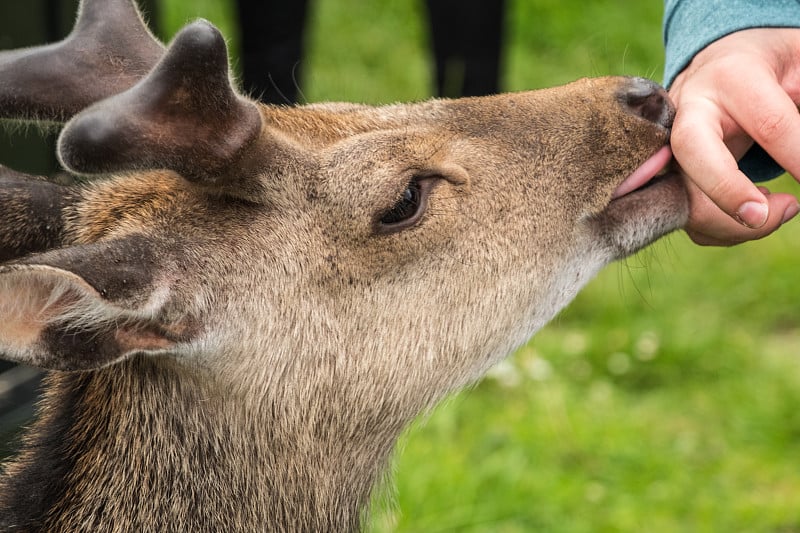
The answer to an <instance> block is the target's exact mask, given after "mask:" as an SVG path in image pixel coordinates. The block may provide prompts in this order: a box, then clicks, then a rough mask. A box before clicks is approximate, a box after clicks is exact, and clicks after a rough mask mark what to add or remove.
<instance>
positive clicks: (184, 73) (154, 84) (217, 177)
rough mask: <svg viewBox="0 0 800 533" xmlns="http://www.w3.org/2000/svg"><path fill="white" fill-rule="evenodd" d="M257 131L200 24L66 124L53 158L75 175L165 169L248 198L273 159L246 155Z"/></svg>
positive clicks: (221, 50)
mask: <svg viewBox="0 0 800 533" xmlns="http://www.w3.org/2000/svg"><path fill="white" fill-rule="evenodd" d="M262 131H263V126H262V117H261V113H260V111H259V110H258V108H257V107H256V105H255V104H254V103H253V102H251V101H249V100H247V99H245V98H244V97H242V96H240V95H239V94H238V93H237V92H236V90H235V89H234V87H233V85H232V83H231V80H230V77H229V73H228V55H227V48H226V46H225V40H224V39H223V37H222V35H221V34H220V33H219V31H218V30H217V29H216V28H215V27H214V26H212V25H211V24H210V23H208V22H206V21H203V20H201V21H197V22H195V23H193V24H190V25H188V26H186V27H185V28H184V29H183V30H181V31H180V32H179V33H178V35H177V36H176V37H175V39H174V40H173V42H172V43H171V44H170V46H169V48H168V50H167V52H166V54H165V55H164V57H163V59H162V60H161V61H160V62H159V63H158V64H157V65H156V66H155V67H154V68H153V70H152V71H151V72H150V73H149V74H148V75H147V76H146V77H145V78H144V79H142V80H141V81H140V82H139V83H137V84H136V85H135V86H134V87H132V88H130V89H129V90H127V91H125V92H123V93H120V94H118V95H116V96H113V97H111V98H108V99H106V100H103V101H101V102H98V103H97V104H95V105H94V106H92V107H90V108H88V109H86V110H85V111H83V112H82V113H80V114H79V115H77V116H76V117H75V118H73V119H72V121H70V122H69V123H68V124H67V126H66V127H65V128H64V130H63V131H62V134H61V137H60V139H59V157H60V158H61V162H62V163H63V164H64V166H65V167H67V168H68V169H70V170H72V171H74V172H76V173H79V174H106V173H112V172H121V171H129V170H149V169H169V170H173V171H176V172H177V173H179V174H181V175H182V176H183V177H185V178H187V179H189V180H192V181H195V182H198V183H202V184H205V185H210V186H214V187H223V188H226V190H227V192H229V193H231V194H233V195H237V196H242V197H253V196H254V195H257V192H254V191H252V188H253V187H255V186H256V185H255V180H252V179H250V178H252V177H253V176H254V175H255V174H257V173H258V172H259V169H260V168H261V167H262V166H263V164H264V158H269V157H270V154H274V152H275V146H272V145H269V146H263V147H260V148H258V149H256V148H251V147H252V146H260V145H258V144H257V143H255V141H256V140H257V139H260V138H261V136H262ZM264 135H265V136H266V134H264ZM262 142H269V141H268V140H267V141H262ZM246 148H247V149H246ZM259 154H263V157H262V155H259Z"/></svg>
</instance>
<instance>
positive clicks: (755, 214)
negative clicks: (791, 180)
mask: <svg viewBox="0 0 800 533" xmlns="http://www.w3.org/2000/svg"><path fill="white" fill-rule="evenodd" d="M734 218H735V219H736V220H737V221H738V222H739V223H740V224H742V225H743V226H747V227H748V228H752V229H757V228H760V227H761V226H763V225H764V224H766V223H767V219H768V218H769V206H768V205H767V203H766V202H756V201H753V200H748V201H747V202H745V203H743V204H742V205H740V206H739V209H737V210H736V213H735V214H734Z"/></svg>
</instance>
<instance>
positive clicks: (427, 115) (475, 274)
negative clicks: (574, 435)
mask: <svg viewBox="0 0 800 533" xmlns="http://www.w3.org/2000/svg"><path fill="white" fill-rule="evenodd" d="M98 5H99V6H101V11H102V9H108V10H120V11H121V12H122V13H123V14H124V16H126V17H129V18H128V19H125V20H128V22H130V20H133V19H131V18H130V17H131V16H132V17H134V18H136V17H137V15H136V12H135V10H133V9H132V8H131V6H130V5H129V4H127V2H122V0H108V1H107V2H99V3H98V2H96V1H95V2H92V1H89V2H85V4H84V5H83V6H82V13H81V19H79V24H78V29H80V27H91V26H92V25H91V24H90V23H89V22H92V20H93V18H92V17H96V16H97V13H98V11H97V9H98V8H97V6H98ZM113 12H115V13H116V11H113ZM131 13H132V14H133V15H131ZM122 16H123V15H120V17H122ZM87 17H88V18H89V19H91V20H89V22H85V19H86V18H87ZM80 20H84V23H83V26H81V23H80ZM126 24H127V23H125V24H123V23H120V25H121V27H125V26H126ZM112 29H113V31H122V30H121V29H120V28H112ZM81 31H83V30H81ZM87 31H89V30H87ZM91 31H94V30H91ZM138 31H139V34H140V35H142V36H147V32H146V31H142V30H138ZM217 35H218V34H216V31H215V30H214V29H213V28H212V27H211V26H210V25H208V24H206V23H203V22H199V23H195V24H194V25H192V26H190V27H189V28H188V29H187V30H184V32H183V33H182V34H181V35H179V36H178V37H177V38H176V41H175V42H173V44H172V45H171V46H170V48H169V49H168V50H167V51H166V53H165V54H166V55H165V57H164V58H161V59H159V58H158V57H156V58H154V59H152V61H150V63H149V64H152V65H153V66H152V70H151V72H150V74H148V75H147V77H146V78H145V79H144V81H142V82H140V83H138V84H136V85H133V84H134V83H136V81H135V79H134V80H133V81H130V80H122V81H121V82H119V83H120V85H119V86H113V85H111V84H110V83H111V82H108V84H107V81H104V80H108V79H115V77H118V76H116V73H115V72H111V73H110V74H109V75H108V77H107V78H103V77H102V76H100V77H98V80H99V81H98V82H97V84H96V85H97V87H95V88H94V89H93V90H95V89H97V90H98V91H99V94H96V95H94V94H93V95H89V96H86V95H84V94H80V95H77V96H76V97H75V101H74V102H71V101H70V102H68V103H65V104H64V106H63V108H64V109H56V110H50V106H52V104H51V103H50V102H49V100H48V101H47V102H45V103H44V104H43V106H42V109H44V110H43V111H37V110H34V111H31V110H30V108H29V107H30V106H29V105H28V104H25V105H24V106H21V107H14V106H13V105H11V104H9V103H8V102H11V103H12V104H13V102H14V101H15V98H16V100H19V97H17V96H15V92H14V91H18V92H19V91H25V90H26V87H25V85H24V84H22V85H20V86H19V87H15V86H13V83H12V85H11V86H10V88H8V87H6V88H2V87H0V110H5V111H4V112H5V113H6V115H7V116H10V117H15V118H20V117H22V118H30V117H31V116H35V115H36V114H37V113H43V114H45V116H39V117H38V118H44V119H49V120H63V119H64V118H69V116H72V115H73V114H75V113H77V111H79V110H80V109H82V108H83V107H85V106H87V105H89V104H91V103H92V102H95V101H97V102H98V103H96V104H94V105H92V106H91V107H89V109H87V110H86V111H83V112H81V113H80V114H78V115H77V116H76V117H75V118H73V119H72V120H71V121H70V122H69V124H68V125H67V127H66V129H65V130H64V132H63V133H62V135H61V141H60V156H61V159H62V161H64V163H65V165H66V166H67V167H68V168H70V169H72V170H74V171H76V172H78V173H101V174H103V175H104V176H105V177H104V178H102V179H95V180H92V181H90V182H88V183H87V184H85V185H81V186H79V187H76V188H64V187H61V186H58V185H54V184H51V183H49V182H47V181H43V180H40V179H33V178H30V177H26V176H22V175H20V174H18V173H15V172H13V171H10V170H8V169H3V168H0V205H2V206H3V207H2V209H0V258H2V259H4V260H6V262H5V263H4V264H3V265H2V266H0V355H2V356H4V357H6V358H9V359H11V360H15V361H19V362H22V363H26V364H32V365H36V366H40V367H43V368H47V369H51V370H53V371H52V372H51V373H50V374H49V376H48V378H47V380H46V386H45V397H44V400H43V402H42V404H41V406H40V414H39V417H38V419H37V421H36V422H35V423H34V425H33V426H32V427H31V428H30V429H29V431H28V432H27V434H26V436H25V438H24V441H23V444H22V447H21V451H20V452H19V454H18V455H17V456H16V457H15V458H14V459H13V460H11V461H10V462H9V463H7V465H6V466H5V471H4V473H3V475H2V477H0V529H2V530H3V531H55V532H59V531H60V532H73V531H92V532H98V531H193V532H196V531H267V530H269V531H352V530H356V529H358V528H359V526H360V524H361V520H362V518H363V513H364V510H365V507H366V505H367V503H368V501H369V496H370V490H371V488H372V487H373V485H374V484H375V483H376V481H377V480H378V478H379V477H380V476H381V473H382V472H383V471H384V468H385V466H386V464H387V461H388V460H389V458H390V454H391V452H392V448H393V445H394V443H395V440H396V438H397V436H398V434H399V433H400V432H401V430H402V429H403V427H404V426H405V425H406V424H407V423H408V422H409V421H411V420H412V419H413V418H414V417H415V416H416V415H418V414H419V413H420V412H421V411H423V410H425V409H426V408H429V407H430V406H432V405H433V404H435V403H436V402H437V401H439V400H441V399H442V398H443V397H444V396H445V395H447V394H448V393H450V392H452V391H455V390H457V389H459V388H460V387H463V386H465V385H467V384H469V383H471V382H474V381H475V380H476V379H478V378H479V377H480V376H481V375H482V373H483V372H484V371H485V370H486V369H487V368H488V367H489V366H491V365H492V364H493V363H495V362H497V361H498V360H500V359H501V358H502V357H504V356H505V355H506V354H508V353H509V352H510V351H511V350H513V348H514V347H515V346H518V345H519V344H520V343H522V342H524V341H525V340H526V339H528V338H529V337H530V336H531V335H532V334H533V333H534V332H535V331H536V330H537V329H538V328H540V327H541V326H542V325H543V324H545V323H546V322H547V321H548V320H549V319H550V318H551V317H552V316H553V315H554V314H555V313H557V312H558V310H559V309H561V308H562V307H563V306H564V305H566V304H567V303H568V302H569V301H570V300H571V298H572V297H573V296H574V295H575V294H576V292H577V291H578V290H579V289H580V288H581V287H582V286H583V285H584V284H585V283H586V282H587V281H588V280H589V279H590V278H591V277H592V276H593V275H594V274H595V273H596V272H597V271H598V270H599V269H600V268H602V267H603V266H604V265H605V264H607V263H608V262H610V261H613V260H615V259H618V258H621V257H625V256H627V255H629V254H631V253H633V252H634V251H636V250H638V249H640V248H641V247H643V246H645V245H647V244H649V243H650V242H651V241H653V240H654V239H657V238H658V237H660V236H662V235H664V234H665V233H668V232H670V231H672V230H674V229H676V228H678V227H680V226H681V225H682V224H683V223H684V221H685V218H686V198H685V193H684V190H683V188H682V186H681V184H680V183H679V182H678V180H677V179H676V178H675V177H674V176H666V177H664V178H661V179H659V180H657V181H656V182H654V183H653V184H652V185H650V186H649V187H646V188H643V189H639V190H636V191H634V192H632V193H630V194H626V195H624V196H621V197H617V198H614V199H613V200H612V197H613V193H614V191H615V189H616V188H617V187H618V186H619V185H620V184H621V183H622V182H623V180H625V178H626V177H627V176H628V175H630V174H631V173H633V172H634V171H635V170H636V169H637V167H639V166H640V165H641V164H642V163H643V162H645V160H647V159H648V158H649V157H650V156H651V155H652V154H653V153H654V152H656V151H658V150H659V148H661V147H662V146H663V145H664V143H665V142H666V141H667V137H668V128H669V125H670V123H671V112H672V111H671V107H670V105H669V103H668V102H667V101H666V99H665V97H664V93H663V90H661V89H658V88H656V87H655V86H654V85H653V84H651V83H649V82H645V81H643V80H638V79H626V78H603V79H584V80H580V81H578V82H575V83H572V84H570V85H567V86H564V87H559V88H554V89H546V90H540V91H533V92H523V93H516V94H504V95H498V96H489V97H483V98H470V99H460V100H434V101H430V102H424V103H416V104H404V105H392V106H386V107H369V106H359V105H350V104H321V105H309V106H302V107H296V108H286V107H269V106H258V105H256V104H253V103H252V102H250V101H249V100H247V99H245V98H244V97H242V96H240V95H239V94H238V93H236V92H235V91H234V90H233V89H232V88H231V87H230V85H229V84H227V79H228V74H227V62H226V61H223V63H224V64H222V63H221V62H220V59H219V57H221V56H220V55H219V54H220V53H222V54H223V56H224V45H220V44H219V43H220V42H221V39H219V38H218V37H217ZM80 38H81V34H80V32H79V31H78V30H77V29H76V34H74V35H73V36H72V37H71V38H70V39H72V41H68V42H67V44H69V42H75V41H76V40H79V39H80ZM112 41H113V39H112ZM104 42H105V41H104ZM70 46H71V45H70ZM125 46H126V47H127V46H128V45H125ZM220 46H222V48H221V50H222V52H220ZM56 48H57V47H56ZM145 48H146V50H145V52H144V53H143V56H144V57H145V59H146V58H148V57H150V55H156V56H157V55H158V53H159V51H160V50H161V47H160V45H154V44H152V43H150V44H147V45H146V46H145ZM53 50H54V47H53V46H51V47H47V48H46V49H45V50H44V52H41V53H42V54H50V53H59V52H58V50H57V49H56V51H55V52H53ZM198 50H199V51H198ZM24 53H25V54H27V55H25V58H28V57H30V55H31V54H38V53H40V52H39V51H33V52H30V51H26V52H24ZM103 53H105V52H103ZM131 53H133V54H136V53H137V52H136V51H135V50H133V51H132V52H131ZM6 54H13V52H9V53H6ZM203 54H205V55H203ZM195 56H197V57H200V58H201V59H202V58H211V59H209V60H208V61H206V60H205V59H202V60H201V59H198V60H196V61H195V62H196V63H197V65H196V66H192V64H191V61H189V66H186V67H184V66H183V65H184V63H182V62H181V61H180V59H181V57H195ZM19 61H20V60H19V59H18V57H17V56H13V55H6V56H3V55H0V75H2V76H3V77H4V79H5V78H8V79H13V74H14V68H15V67H14V63H15V62H19ZM25 61H28V59H25ZM192 61H194V59H193V60H192ZM115 64H118V62H115ZM208 65H217V66H216V67H213V68H211V67H209V66H208ZM29 68H32V67H30V66H29V65H28V63H25V67H24V69H25V70H27V69H29ZM92 68H94V66H93V67H92ZM220 69H222V70H220ZM212 70H213V72H211V71H212ZM53 75H54V76H57V75H60V74H58V73H55V74H53ZM64 75H67V76H69V75H70V73H69V72H67V73H66V74H64ZM84 79H85V78H84ZM223 79H224V80H225V81H226V83H224V84H223V83H222V82H221V81H220V80H223ZM26 80H27V78H26ZM187 80H189V81H188V82H187ZM209 80H210V81H209ZM190 82H191V83H190ZM30 83H33V82H31V81H25V84H30ZM132 85H133V87H131V86H132ZM198 87H199V88H198ZM3 91H5V93H3ZM32 92H34V93H35V92H36V91H32ZM65 98H66V97H65ZM85 100H89V101H88V102H86V101H85ZM70 106H74V107H77V108H79V109H78V110H72V109H71V108H70ZM131 109H134V110H135V111H131ZM254 113H255V114H254ZM65 115H66V117H65ZM254 124H255V125H256V126H257V127H255V129H254V126H253V125H254ZM414 182H416V183H420V190H421V191H422V192H420V193H419V194H420V195H421V198H422V200H420V205H421V208H420V210H419V211H420V213H421V216H420V217H419V218H418V219H415V220H413V221H412V222H408V221H403V220H401V221H400V222H399V223H392V222H385V220H387V219H386V218H385V217H386V214H387V213H390V212H393V211H392V208H393V206H396V204H398V203H402V200H401V199H402V198H403V195H404V193H405V191H406V190H407V189H408V188H409V184H410V183H414ZM401 218H402V217H401ZM381 220H384V222H381ZM393 224H394V225H393ZM398 224H399V225H398Z"/></svg>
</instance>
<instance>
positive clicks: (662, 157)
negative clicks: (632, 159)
mask: <svg viewBox="0 0 800 533" xmlns="http://www.w3.org/2000/svg"><path fill="white" fill-rule="evenodd" d="M671 158H672V150H671V149H670V147H669V146H663V147H661V149H659V150H658V152H656V153H655V154H653V155H652V156H650V159H648V160H647V161H645V162H644V163H642V165H641V166H640V167H639V168H637V169H636V170H634V171H633V174H631V175H630V176H628V177H627V178H626V179H625V181H623V182H622V183H621V184H620V186H619V187H617V189H616V190H615V191H614V194H613V195H612V196H611V198H612V199H615V198H619V197H620V196H625V195H626V194H628V193H629V192H633V191H635V190H636V189H638V188H639V187H641V186H642V185H644V184H645V183H647V182H648V181H650V180H651V179H652V178H653V176H655V175H656V174H658V172H659V171H660V170H661V169H662V168H664V166H666V164H667V163H669V160H670V159H671Z"/></svg>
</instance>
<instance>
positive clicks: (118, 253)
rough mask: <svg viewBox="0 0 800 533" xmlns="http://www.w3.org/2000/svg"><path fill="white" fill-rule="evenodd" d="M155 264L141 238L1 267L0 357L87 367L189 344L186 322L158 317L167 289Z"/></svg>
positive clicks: (44, 364) (54, 253) (60, 367)
mask: <svg viewBox="0 0 800 533" xmlns="http://www.w3.org/2000/svg"><path fill="white" fill-rule="evenodd" d="M161 261H162V260H161V259H160V258H159V257H158V255H157V254H156V252H154V251H153V247H152V246H151V243H149V242H148V241H147V239H145V238H144V237H128V238H124V239H119V240H115V241H107V242H100V243H94V244H89V245H84V246H75V247H71V248H65V249H61V250H56V251H52V252H48V253H44V254H39V255H34V256H30V257H28V258H26V259H24V260H23V261H17V262H14V263H10V264H7V265H4V266H2V267H0V357H3V358H7V359H11V360H13V361H16V362H19V363H24V364H28V365H32V366H38V367H41V368H47V369H52V370H89V369H93V368H100V367H103V366H107V365H110V364H112V363H115V362H117V361H120V360H123V359H125V358H127V357H129V356H131V355H133V354H136V353H150V354H157V353H165V352H167V351H170V350H172V349H174V348H175V347H176V346H177V345H178V344H180V343H182V342H186V341H188V340H190V339H191V337H192V331H193V328H192V327H190V326H189V325H188V323H189V320H187V319H185V318H183V319H181V318H177V319H176V318H174V317H173V318H172V320H171V321H170V322H167V321H166V320H165V319H164V318H163V316H164V314H165V313H164V312H163V311H164V306H165V303H167V302H168V301H169V298H170V293H171V287H170V282H169V276H168V275H164V269H163V268H160V267H158V266H154V265H159V264H160V263H161ZM161 266H162V267H163V263H161Z"/></svg>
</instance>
